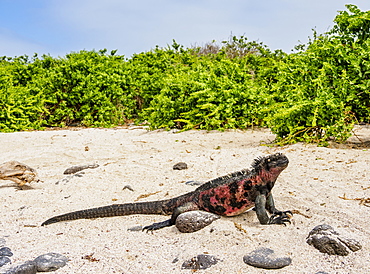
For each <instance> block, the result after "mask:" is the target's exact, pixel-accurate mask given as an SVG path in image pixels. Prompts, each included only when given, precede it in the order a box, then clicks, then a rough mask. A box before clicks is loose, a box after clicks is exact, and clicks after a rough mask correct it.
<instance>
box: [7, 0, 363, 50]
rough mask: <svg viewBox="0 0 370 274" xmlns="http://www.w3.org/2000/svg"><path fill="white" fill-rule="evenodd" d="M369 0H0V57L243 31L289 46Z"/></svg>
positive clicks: (140, 45) (146, 45) (202, 39)
mask: <svg viewBox="0 0 370 274" xmlns="http://www.w3.org/2000/svg"><path fill="white" fill-rule="evenodd" d="M345 4H355V5H357V6H358V7H359V8H360V9H361V10H370V1H369V0H357V1H356V0H355V1H352V2H348V1H342V0H263V1H258V0H155V1H154V0H135V1H133V0H131V1H126V0H104V1H102V0H0V56H4V55H5V56H19V55H24V54H27V55H30V56H32V55H33V54H34V53H38V54H39V55H41V54H50V55H52V56H55V57H56V56H64V55H66V54H67V53H70V52H72V51H74V52H76V51H80V50H83V49H85V50H93V49H95V50H100V49H103V48H107V49H108V50H113V49H117V50H118V54H122V55H125V56H127V57H130V56H131V55H132V54H133V53H139V52H143V51H149V50H151V49H153V48H155V46H156V45H158V46H160V47H166V46H167V45H168V44H172V40H173V39H175V40H176V42H177V43H179V44H182V45H184V46H192V45H203V44H205V43H207V42H211V41H212V40H216V41H218V42H220V41H223V40H227V39H228V38H229V37H230V35H231V34H232V35H236V36H240V35H244V36H246V37H248V39H249V40H258V41H260V42H263V43H264V44H266V45H267V46H268V47H269V48H270V49H273V50H275V49H282V50H284V51H285V52H290V51H291V49H293V48H294V46H295V45H297V44H299V42H303V43H306V42H307V41H308V37H309V36H312V29H313V28H315V29H316V30H317V31H318V33H323V32H325V31H327V30H329V29H330V28H331V26H332V25H333V19H334V17H335V16H336V14H337V11H338V10H345Z"/></svg>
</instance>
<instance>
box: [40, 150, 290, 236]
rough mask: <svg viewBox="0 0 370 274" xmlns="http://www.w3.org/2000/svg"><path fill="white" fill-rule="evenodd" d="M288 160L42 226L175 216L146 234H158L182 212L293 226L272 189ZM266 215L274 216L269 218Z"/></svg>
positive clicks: (271, 160)
mask: <svg viewBox="0 0 370 274" xmlns="http://www.w3.org/2000/svg"><path fill="white" fill-rule="evenodd" d="M288 163H289V160H288V158H287V157H286V156H285V155H284V154H281V153H275V154H272V155H269V156H266V157H259V158H257V159H256V160H254V162H253V164H252V169H251V170H248V169H244V170H241V171H238V172H234V173H231V174H229V175H226V176H223V177H219V178H216V179H214V180H211V181H209V182H207V183H205V184H203V185H201V186H200V187H198V188H197V189H195V190H194V191H192V192H189V193H186V194H184V195H181V196H178V197H175V198H172V199H168V200H161V201H153V202H141V203H127V204H114V205H109V206H103V207H97V208H91V209H85V210H79V211H74V212H70V213H66V214H63V215H59V216H55V217H52V218H50V219H48V220H46V221H45V222H43V223H42V224H41V225H42V226H44V225H49V224H52V223H56V222H61V221H68V220H76V219H93V218H102V217H113V216H124V215H131V214H161V215H172V216H171V219H169V220H166V221H164V222H159V223H154V224H152V225H149V226H146V227H144V229H143V230H156V229H160V228H163V227H166V226H172V225H174V224H175V222H176V218H177V216H178V215H180V214H181V213H183V212H186V211H191V210H204V211H208V212H212V213H215V214H218V215H222V216H235V215H239V214H241V213H243V212H245V211H246V210H248V209H251V208H253V207H254V208H255V210H256V214H257V217H258V220H259V222H260V223H261V224H284V225H285V223H290V220H289V219H290V217H291V215H293V214H292V213H291V212H290V211H284V212H283V211H279V210H277V209H276V208H275V204H274V199H273V197H272V194H271V189H272V188H273V187H274V184H275V181H276V179H277V177H278V176H279V174H280V173H281V172H282V171H283V170H284V169H285V168H286V167H287V166H288ZM267 211H268V212H269V213H270V214H271V216H270V217H269V216H268V214H267Z"/></svg>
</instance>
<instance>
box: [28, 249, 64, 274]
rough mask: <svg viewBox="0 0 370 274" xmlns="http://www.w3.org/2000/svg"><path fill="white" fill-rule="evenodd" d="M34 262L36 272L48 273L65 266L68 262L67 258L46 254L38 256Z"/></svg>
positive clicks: (56, 254)
mask: <svg viewBox="0 0 370 274" xmlns="http://www.w3.org/2000/svg"><path fill="white" fill-rule="evenodd" d="M34 262H35V264H36V266H37V271H39V272H49V271H55V270H57V269H59V268H61V267H63V266H65V265H66V264H67V262H68V258H67V257H66V256H64V255H61V254H58V253H47V254H44V255H41V256H38V257H37V258H36V259H35V260H34Z"/></svg>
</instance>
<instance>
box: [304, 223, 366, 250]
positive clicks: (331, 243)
mask: <svg viewBox="0 0 370 274" xmlns="http://www.w3.org/2000/svg"><path fill="white" fill-rule="evenodd" d="M307 243H308V244H309V245H312V246H314V247H315V248H316V249H318V250H319V251H320V252H322V253H327V254H329V255H340V256H347V255H348V254H349V253H350V251H353V252H355V251H357V250H359V249H361V248H362V246H361V244H360V243H359V242H358V241H357V240H355V239H348V238H346V237H343V236H340V235H339V233H338V232H336V231H335V230H334V228H332V227H331V226H330V225H327V224H323V225H318V226H316V227H314V229H312V231H311V232H310V233H309V234H308V237H307Z"/></svg>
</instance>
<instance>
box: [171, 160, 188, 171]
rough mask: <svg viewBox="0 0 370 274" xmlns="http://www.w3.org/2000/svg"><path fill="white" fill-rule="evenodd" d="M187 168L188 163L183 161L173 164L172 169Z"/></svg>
mask: <svg viewBox="0 0 370 274" xmlns="http://www.w3.org/2000/svg"><path fill="white" fill-rule="evenodd" d="M187 168H188V165H187V164H186V163H184V162H180V163H177V164H175V165H174V166H173V169H174V170H183V169H187Z"/></svg>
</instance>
